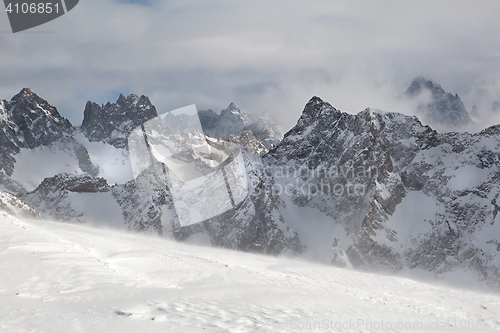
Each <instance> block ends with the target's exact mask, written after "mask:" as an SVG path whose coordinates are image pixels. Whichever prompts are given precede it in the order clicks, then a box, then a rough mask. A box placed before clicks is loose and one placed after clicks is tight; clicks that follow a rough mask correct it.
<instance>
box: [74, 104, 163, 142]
mask: <svg viewBox="0 0 500 333" xmlns="http://www.w3.org/2000/svg"><path fill="white" fill-rule="evenodd" d="M156 116H158V114H157V112H156V108H155V107H154V105H153V104H151V101H150V100H149V98H147V97H146V96H140V97H138V96H137V95H129V96H128V97H125V96H124V95H120V97H118V100H117V101H116V103H107V104H105V105H98V104H96V103H92V102H90V101H89V102H87V105H85V111H84V113H83V122H82V125H81V127H80V128H81V131H82V133H83V134H84V135H85V137H86V138H87V139H89V141H91V142H105V143H109V144H110V145H113V146H115V147H117V148H124V147H125V146H126V143H127V138H128V136H129V135H130V133H131V132H132V130H134V129H135V128H136V127H137V126H140V125H141V124H142V123H144V122H145V121H148V120H150V119H152V118H154V117H156Z"/></svg>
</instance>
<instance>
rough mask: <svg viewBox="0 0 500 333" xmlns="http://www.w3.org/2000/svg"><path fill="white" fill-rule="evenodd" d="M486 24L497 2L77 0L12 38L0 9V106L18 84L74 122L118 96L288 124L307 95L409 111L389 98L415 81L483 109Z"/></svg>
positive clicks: (495, 48)
mask: <svg viewBox="0 0 500 333" xmlns="http://www.w3.org/2000/svg"><path fill="white" fill-rule="evenodd" d="M499 15H500V1H498V0H482V1H469V0H468V1H458V0H449V1H443V0H440V1H435V0H431V1H423V0H419V1H355V2H354V1H342V2H340V1H339V2H335V3H334V2H333V1H331V0H327V1H314V0H313V1H294V0H267V1H259V0H252V1H241V0H240V1H229V0H227V1H225V0H200V1H196V0H150V1H141V0H135V1H117V0H80V4H79V5H78V6H77V7H76V8H75V9H74V10H72V11H71V12H69V13H68V14H66V15H64V16H63V17H61V18H59V19H56V20H54V21H52V22H50V23H47V24H45V25H43V26H40V27H37V28H34V29H31V30H29V31H28V32H25V33H18V34H12V33H9V31H10V27H9V24H8V20H7V15H6V14H5V13H4V14H0V31H1V33H0V48H1V50H0V60H1V61H0V73H1V74H0V98H2V99H10V98H11V97H12V96H13V95H14V94H16V93H17V92H18V91H19V90H20V89H21V88H22V87H30V88H32V89H33V90H34V91H35V92H36V93H38V94H39V95H40V96H42V97H44V98H46V99H47V100H48V101H49V102H50V103H52V104H54V105H55V106H57V107H58V109H59V111H60V112H61V113H62V114H63V116H65V117H67V118H69V119H70V120H71V121H72V122H73V124H75V125H79V124H80V123H81V120H82V118H83V108H84V105H85V102H86V101H87V100H92V101H95V102H97V103H105V102H107V101H115V100H116V99H117V97H118V94H119V93H120V92H123V93H125V94H129V93H135V94H138V95H141V94H145V95H147V96H149V97H150V98H151V100H152V102H153V103H154V104H155V105H156V106H157V108H158V111H159V112H160V113H163V112H166V111H168V110H171V109H175V108H178V107H182V106H184V105H188V104H193V103H195V104H196V105H197V107H198V109H207V108H212V109H214V110H217V111H218V110H221V109H223V108H226V107H227V106H228V105H229V103H230V102H235V103H236V105H238V106H239V107H240V108H241V109H242V110H243V111H246V112H261V111H265V112H269V113H271V114H273V115H275V116H276V117H279V118H280V119H281V120H282V121H283V122H284V125H285V126H288V127H289V126H291V125H293V124H294V123H295V122H296V120H297V118H298V117H299V116H300V113H301V111H302V109H303V107H304V104H305V103H306V102H307V101H308V100H309V98H310V97H312V96H313V95H317V96H320V97H321V98H323V99H325V100H327V101H329V102H330V103H331V104H332V105H333V106H335V107H337V108H339V109H341V110H343V111H347V112H351V113H354V112H358V111H361V110H362V109H364V108H366V107H374V108H379V109H384V110H387V111H399V112H403V113H409V112H410V111H409V110H405V106H404V105H403V104H399V103H398V102H397V101H396V99H395V97H397V96H398V95H399V94H401V93H402V92H404V90H405V89H406V87H407V86H408V85H409V84H410V83H411V80H412V79H413V78H414V77H416V76H420V75H421V76H424V77H427V78H430V79H433V80H434V81H436V82H438V83H440V84H441V85H442V86H443V88H444V89H445V90H447V91H449V92H452V93H458V94H459V95H460V96H461V98H462V100H463V101H464V103H465V104H466V106H467V108H468V109H469V110H470V108H471V107H472V105H473V104H476V105H478V106H479V108H480V110H481V111H484V110H486V111H489V109H490V108H491V104H492V102H493V101H494V100H495V99H500V20H499ZM489 121H490V122H493V121H494V120H493V119H492V118H490V119H489ZM495 121H496V120H495Z"/></svg>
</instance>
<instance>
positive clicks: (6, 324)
mask: <svg viewBox="0 0 500 333" xmlns="http://www.w3.org/2000/svg"><path fill="white" fill-rule="evenodd" d="M0 225H1V230H2V233H1V235H0V270H1V274H0V332H162V333H164V332H419V331H434V332H442V331H450V329H451V331H453V332H475V331H477V332H494V331H500V297H499V296H493V295H486V294H480V293H475V292H470V291H460V290H455V289H448V288H445V287H437V286H430V285H426V284H423V283H418V282H414V281H411V280H408V279H404V278H397V277H384V276H379V275H373V274H366V273H360V272H354V271H348V270H341V269H337V268H332V267H328V266H322V265H318V264H310V263H306V262H301V261H297V260H291V259H285V258H275V257H266V256H260V255H253V254H247V253H239V252H232V251H228V250H222V249H214V248H206V247H199V246H193V245H188V244H179V243H175V242H172V241H168V240H165V239H160V238H153V237H147V236H141V235H137V234H127V233H120V232H116V231H108V230H102V229H92V228H89V227H85V226H79V225H71V224H62V223H53V222H47V221H24V220H20V219H17V218H14V217H11V216H10V215H7V214H6V213H1V212H0ZM452 325H453V326H452ZM313 328H316V329H313Z"/></svg>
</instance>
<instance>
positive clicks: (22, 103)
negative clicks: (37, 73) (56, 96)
mask: <svg viewBox="0 0 500 333" xmlns="http://www.w3.org/2000/svg"><path fill="white" fill-rule="evenodd" d="M4 108H5V111H4V113H5V117H6V118H7V119H8V120H9V121H10V122H11V124H13V125H14V127H15V128H13V130H14V131H15V132H16V134H17V136H18V138H19V139H20V140H21V141H22V142H24V144H23V146H25V148H35V147H38V146H48V145H50V144H51V143H52V142H54V141H56V140H58V139H60V138H61V137H62V136H64V135H65V134H71V133H72V132H73V131H74V127H73V126H72V125H71V123H70V122H69V120H67V119H66V118H63V117H62V116H61V115H60V114H59V112H58V111H57V108H56V107H54V106H52V105H50V104H49V102H47V101H46V100H44V99H43V98H41V97H40V96H38V95H37V94H35V93H34V92H33V91H31V89H29V88H24V89H22V90H21V91H20V92H19V93H18V94H17V95H15V96H14V97H13V98H12V99H11V100H10V102H7V103H5V102H4Z"/></svg>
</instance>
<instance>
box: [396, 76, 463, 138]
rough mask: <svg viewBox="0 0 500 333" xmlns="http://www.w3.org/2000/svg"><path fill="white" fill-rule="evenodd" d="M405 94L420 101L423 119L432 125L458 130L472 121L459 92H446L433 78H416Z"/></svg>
mask: <svg viewBox="0 0 500 333" xmlns="http://www.w3.org/2000/svg"><path fill="white" fill-rule="evenodd" d="M405 95H406V97H408V98H410V99H414V100H416V101H417V102H418V106H417V107H418V111H419V112H420V113H421V116H422V118H423V120H424V121H425V122H427V123H429V124H431V125H434V126H437V127H440V128H447V129H452V130H457V129H461V128H464V127H466V126H468V125H470V124H471V123H472V120H471V118H470V116H469V113H468V112H467V109H466V107H465V105H464V104H463V103H462V101H461V99H460V97H459V96H458V94H455V95H453V94H451V93H448V92H446V91H445V90H444V89H443V88H442V87H441V86H440V85H439V84H437V83H435V82H433V81H431V80H427V79H425V78H423V77H418V78H415V79H414V80H413V82H412V83H411V84H410V86H409V87H408V89H407V90H406V93H405Z"/></svg>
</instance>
